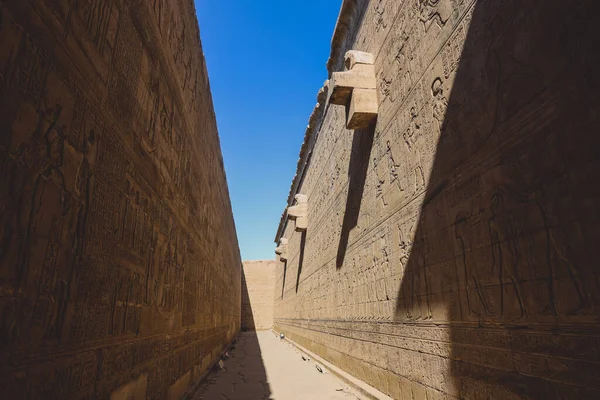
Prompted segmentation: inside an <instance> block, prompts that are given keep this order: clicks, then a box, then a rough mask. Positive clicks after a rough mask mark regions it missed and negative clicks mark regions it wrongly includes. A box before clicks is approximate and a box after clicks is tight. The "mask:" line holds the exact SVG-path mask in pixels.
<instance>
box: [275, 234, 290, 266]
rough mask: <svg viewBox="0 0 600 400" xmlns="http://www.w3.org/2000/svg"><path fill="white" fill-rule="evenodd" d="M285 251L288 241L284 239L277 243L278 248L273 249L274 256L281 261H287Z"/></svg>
mask: <svg viewBox="0 0 600 400" xmlns="http://www.w3.org/2000/svg"><path fill="white" fill-rule="evenodd" d="M287 249H288V240H287V239H286V238H281V240H280V241H279V247H277V248H276V249H275V254H277V255H278V256H279V259H280V260H281V261H287Z"/></svg>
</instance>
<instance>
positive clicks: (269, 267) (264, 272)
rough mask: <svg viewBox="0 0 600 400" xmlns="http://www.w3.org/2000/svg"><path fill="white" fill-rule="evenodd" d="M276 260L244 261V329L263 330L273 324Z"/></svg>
mask: <svg viewBox="0 0 600 400" xmlns="http://www.w3.org/2000/svg"><path fill="white" fill-rule="evenodd" d="M274 288H275V261H274V260H261V261H244V269H243V273H242V330H243V331H261V330H267V329H271V326H272V325H273V291H274V290H275V289H274Z"/></svg>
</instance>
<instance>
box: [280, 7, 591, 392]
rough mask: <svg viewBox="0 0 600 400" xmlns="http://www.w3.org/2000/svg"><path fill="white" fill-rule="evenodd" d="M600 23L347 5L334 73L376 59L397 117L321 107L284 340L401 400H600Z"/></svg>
mask: <svg viewBox="0 0 600 400" xmlns="http://www.w3.org/2000/svg"><path fill="white" fill-rule="evenodd" d="M597 12H598V4H597V2H595V1H591V0H590V1H587V0H586V1H580V2H576V3H574V4H570V3H569V4H567V3H565V2H560V1H545V0H544V1H542V0H537V1H534V0H504V1H497V0H404V1H399V0H372V1H366V0H365V1H358V0H355V1H350V0H346V1H344V4H343V9H342V13H341V15H340V21H338V26H337V28H336V33H335V35H334V40H333V49H332V57H331V59H330V62H329V63H328V65H329V66H330V73H331V72H335V71H340V70H342V68H343V67H342V62H343V55H344V53H345V52H346V51H347V50H350V49H356V50H362V51H366V52H369V53H372V54H374V55H375V57H376V62H375V65H376V73H377V79H378V96H379V116H378V120H377V123H376V125H374V126H373V127H372V128H371V129H365V130H362V131H349V130H346V129H345V118H346V115H345V109H344V107H343V106H335V105H329V106H326V105H325V104H324V103H323V97H324V96H323V95H322V94H321V95H319V101H320V105H319V106H318V107H317V109H316V110H315V113H313V117H312V118H311V123H310V126H309V130H308V131H307V136H306V141H305V143H304V145H303V147H302V151H301V157H300V162H299V164H298V174H297V176H296V177H295V178H294V182H293V184H292V192H291V193H290V198H289V204H288V205H292V200H293V198H294V195H295V194H296V193H302V194H304V195H307V196H308V199H309V201H308V210H309V211H308V221H309V223H308V228H307V230H306V232H295V231H294V224H293V222H292V223H288V222H287V218H282V223H281V225H280V228H279V230H278V234H277V237H276V241H277V242H279V239H280V238H286V239H287V240H288V251H287V261H285V262H279V263H278V265H277V272H276V287H275V293H276V295H275V297H276V299H275V322H274V324H275V328H276V329H277V330H281V331H283V332H285V334H286V335H287V336H288V337H290V338H291V339H292V340H295V341H297V342H299V343H300V344H302V345H303V346H305V347H307V348H309V349H311V350H312V351H315V352H316V353H318V354H320V355H321V356H322V357H324V358H326V359H328V360H329V361H331V362H333V363H335V364H337V365H338V366H340V367H342V368H343V369H345V370H346V371H348V372H350V373H352V374H353V375H355V376H357V377H359V378H361V379H363V380H365V381H367V382H368V383H370V384H372V385H374V386H375V387H377V388H379V389H380V390H382V391H383V392H385V393H387V394H389V395H390V396H392V397H394V398H398V399H407V400H412V399H428V400H431V399H451V398H452V399H453V398H468V399H525V398H527V399H530V398H536V399H537V398H540V399H542V398H543V399H567V398H576V399H595V398H599V397H600V379H599V377H600V364H599V363H598V360H599V359H600V353H599V349H600V323H599V321H600V319H599V317H600V273H599V267H598V259H599V258H600V257H599V256H600V246H599V243H600V240H599V239H600V231H599V230H598V226H599V223H600V190H599V187H600V186H599V185H598V182H600V158H599V157H598V155H599V154H600V142H599V141H600V139H599V138H600V136H599V135H598V132H599V131H600V129H599V128H600V116H599V114H598V109H599V108H598V107H599V106H600V101H599V97H600V95H599V93H600V92H599V90H598V89H599V88H600V85H599V83H600V82H599V80H598V73H597V71H596V66H597V65H600V64H599V62H600V56H599V53H598V52H597V51H595V50H594V49H596V48H597V46H598V34H597V32H596V31H597V29H596V27H595V25H596V24H595V19H594V17H592V16H593V15H597ZM284 217H285V216H284Z"/></svg>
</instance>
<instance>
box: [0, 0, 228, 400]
mask: <svg viewBox="0 0 600 400" xmlns="http://www.w3.org/2000/svg"><path fill="white" fill-rule="evenodd" d="M168 3H169V7H170V9H171V11H170V13H169V21H170V23H171V24H176V25H177V28H176V29H172V30H170V28H169V30H170V31H172V32H176V34H170V35H169V38H170V39H169V40H170V41H171V44H173V46H171V45H170V44H169V46H167V43H165V48H161V47H160V46H156V45H157V43H156V42H155V41H153V40H154V39H153V36H152V35H154V33H153V32H159V31H160V28H159V27H158V26H157V25H155V22H154V21H153V20H151V19H150V20H149V21H148V18H147V16H151V15H152V13H151V11H150V8H148V10H146V9H144V8H145V7H151V6H152V5H151V4H145V3H144V2H142V3H139V2H121V1H98V0H81V1H76V2H73V1H60V0H52V1H48V2H42V3H28V4H17V3H15V2H1V3H0V37H1V38H2V46H0V105H1V106H2V107H0V110H1V111H0V129H1V130H2V134H1V135H0V348H1V349H2V355H3V356H2V360H0V371H1V372H2V373H1V374H0V375H1V376H0V386H1V387H2V388H5V389H6V391H5V394H6V395H7V396H8V397H10V398H25V397H27V398H109V397H110V394H111V392H112V391H113V390H114V389H116V388H117V387H118V386H121V385H124V384H126V383H127V382H128V381H129V380H130V379H135V378H137V376H139V374H140V373H141V371H140V369H144V371H146V372H149V371H151V370H152V371H153V370H155V369H157V368H158V362H157V358H166V357H168V358H169V361H168V363H167V364H165V365H162V366H161V368H158V369H159V370H161V372H160V374H162V375H161V376H157V375H156V374H153V373H149V374H148V387H149V388H150V390H149V391H148V396H149V397H150V398H156V397H158V396H159V395H160V393H165V392H166V391H167V387H168V385H171V384H173V383H174V382H175V381H177V379H179V378H180V377H181V376H182V375H184V374H185V373H187V372H188V371H191V369H192V368H193V367H194V366H198V365H200V364H201V363H202V362H203V360H204V364H203V366H202V368H203V369H206V368H208V367H209V365H210V364H211V363H212V362H213V361H214V359H215V357H217V356H218V353H219V351H220V350H221V346H222V345H224V344H225V343H226V342H227V341H229V340H231V339H232V338H233V335H234V334H235V333H236V331H237V330H239V315H240V310H239V301H240V293H239V290H240V268H239V266H240V260H239V251H238V248H237V242H236V239H235V232H234V224H233V221H232V217H231V211H230V210H231V209H230V205H229V203H228V198H227V191H226V183H225V177H224V173H223V171H222V168H223V167H222V165H221V164H220V161H219V160H220V149H219V147H218V136H217V133H216V130H215V129H216V124H215V123H214V121H208V118H205V116H212V115H213V111H212V109H211V107H212V106H211V103H210V101H209V100H210V95H209V94H203V95H202V96H201V97H200V96H199V94H198V93H195V95H197V96H198V98H201V99H203V101H202V102H200V101H198V102H196V105H195V107H196V108H197V110H196V111H197V112H195V113H189V112H187V110H184V109H181V108H182V107H181V104H187V103H186V102H187V101H188V99H187V97H188V96H189V88H187V87H186V88H183V87H181V85H179V86H178V85H177V83H179V82H177V81H173V79H172V77H170V76H168V75H167V73H166V72H165V68H166V67H165V65H167V64H166V61H165V60H167V61H168V60H170V59H172V57H173V56H175V59H174V61H175V63H176V69H178V70H177V71H175V73H177V74H179V75H181V77H185V79H187V80H192V75H196V76H197V77H196V79H197V81H198V82H202V81H203V80H205V79H206V77H204V76H203V74H205V70H204V69H201V68H196V66H198V65H203V62H204V61H203V59H202V55H201V52H200V51H199V49H200V44H199V42H198V36H197V35H196V34H195V33H196V32H197V29H196V27H195V23H196V21H195V20H194V19H193V17H191V16H190V14H189V4H188V3H187V2H184V1H181V4H175V3H178V2H168ZM179 14H183V15H179ZM182 20H185V23H184V24H183V25H181V24H180V22H179V21H182ZM146 22H147V23H148V24H145V25H144V23H146ZM142 25H143V29H144V32H140V31H139V30H140V29H141V26H142ZM183 27H185V28H183ZM164 28H165V26H163V29H164ZM182 28H183V29H182ZM192 28H193V29H192ZM183 37H185V44H182V46H180V47H178V48H177V52H176V53H175V54H173V53H172V52H171V47H172V48H175V46H174V44H175V43H177V42H179V41H180V39H182V38H183ZM149 46H153V48H149ZM184 64H185V67H184ZM149 83H156V84H157V85H156V87H155V88H154V89H155V90H153V91H152V90H148V87H150V88H152V86H149V85H148V84H149ZM174 83H175V84H174ZM183 84H185V85H188V83H187V82H185V81H184V82H183ZM190 85H191V84H190ZM188 86H189V85H188ZM201 88H203V86H201V85H198V86H197V87H196V89H194V90H201ZM144 90H146V93H144ZM178 105H179V106H178ZM191 127H194V130H193V132H194V133H193V134H192V133H191V131H190V128H191ZM198 132H201V134H200V135H199V134H198ZM142 138H143V139H145V140H146V141H147V142H148V143H151V146H152V147H151V148H150V151H148V149H147V147H148V146H146V144H148V143H143V142H142V141H141V139H142ZM149 139H152V141H150V140H149ZM205 155H206V157H204V156H205ZM209 182H210V185H209V184H208V183H209ZM203 289H204V293H202V295H203V296H205V297H204V298H203V299H201V298H199V296H200V295H201V294H200V293H201V292H202V291H203ZM206 296H211V299H209V298H208V297H206ZM201 300H206V305H207V307H204V304H203V303H202V301H201ZM184 327H185V329H184ZM184 332H185V333H184ZM90 348H93V351H92V350H90ZM113 350H116V353H113ZM90 351H91V352H90ZM163 377H166V378H164V379H163ZM153 379H154V380H153ZM3 390H4V389H3Z"/></svg>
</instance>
